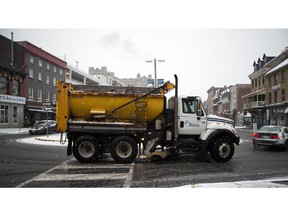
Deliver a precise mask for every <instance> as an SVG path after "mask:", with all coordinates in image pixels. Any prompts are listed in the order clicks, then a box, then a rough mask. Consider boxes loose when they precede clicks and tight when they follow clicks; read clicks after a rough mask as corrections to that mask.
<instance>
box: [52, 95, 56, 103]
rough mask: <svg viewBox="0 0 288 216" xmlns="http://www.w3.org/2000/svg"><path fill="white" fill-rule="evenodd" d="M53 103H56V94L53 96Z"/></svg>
mask: <svg viewBox="0 0 288 216" xmlns="http://www.w3.org/2000/svg"><path fill="white" fill-rule="evenodd" d="M53 103H56V93H54V94H53Z"/></svg>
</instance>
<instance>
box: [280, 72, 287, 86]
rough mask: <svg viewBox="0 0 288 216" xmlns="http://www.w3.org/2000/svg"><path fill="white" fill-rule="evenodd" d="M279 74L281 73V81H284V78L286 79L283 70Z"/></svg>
mask: <svg viewBox="0 0 288 216" xmlns="http://www.w3.org/2000/svg"><path fill="white" fill-rule="evenodd" d="M281 74H282V76H281V77H282V83H285V79H286V77H285V71H282V72H281Z"/></svg>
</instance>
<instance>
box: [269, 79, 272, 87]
mask: <svg viewBox="0 0 288 216" xmlns="http://www.w3.org/2000/svg"><path fill="white" fill-rule="evenodd" d="M268 79H269V87H271V86H272V81H271V76H269V78H268Z"/></svg>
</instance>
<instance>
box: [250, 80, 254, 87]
mask: <svg viewBox="0 0 288 216" xmlns="http://www.w3.org/2000/svg"><path fill="white" fill-rule="evenodd" d="M251 85H252V89H253V88H254V80H251Z"/></svg>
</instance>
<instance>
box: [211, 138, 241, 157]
mask: <svg viewBox="0 0 288 216" xmlns="http://www.w3.org/2000/svg"><path fill="white" fill-rule="evenodd" d="M234 150H235V147H234V143H233V142H232V140H231V139H230V138H229V137H228V136H223V137H218V138H216V141H215V142H214V143H213V144H212V146H211V149H210V155H211V157H212V159H213V160H214V161H216V162H227V161H229V160H230V159H231V158H232V157H233V155H234Z"/></svg>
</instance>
